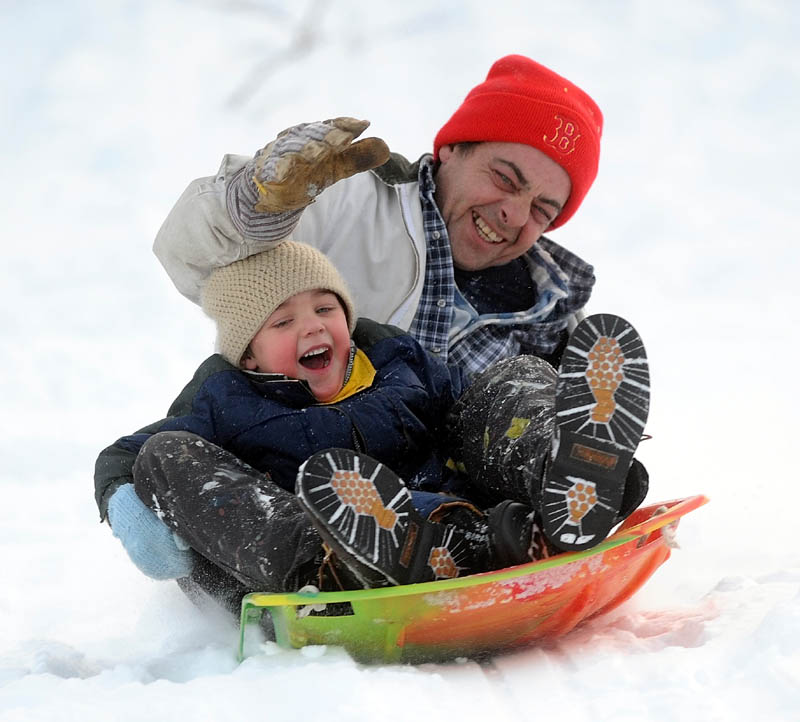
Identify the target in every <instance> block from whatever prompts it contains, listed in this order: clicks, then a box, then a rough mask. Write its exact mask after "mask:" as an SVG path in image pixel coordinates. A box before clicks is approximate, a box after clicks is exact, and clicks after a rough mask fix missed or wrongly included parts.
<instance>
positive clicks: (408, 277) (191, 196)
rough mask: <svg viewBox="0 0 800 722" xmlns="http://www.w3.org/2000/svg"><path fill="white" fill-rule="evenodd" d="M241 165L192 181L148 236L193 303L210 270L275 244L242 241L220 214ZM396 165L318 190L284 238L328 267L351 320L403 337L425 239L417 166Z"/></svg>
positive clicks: (228, 160) (230, 161) (233, 161)
mask: <svg viewBox="0 0 800 722" xmlns="http://www.w3.org/2000/svg"><path fill="white" fill-rule="evenodd" d="M398 158H399V157H398ZM248 160H250V158H248V157H247V156H238V155H226V156H225V157H224V158H223V160H222V165H221V166H220V168H219V171H218V172H217V175H216V176H214V177H209V178H198V179H197V180H195V181H192V183H190V184H189V187H188V188H187V189H186V191H185V192H184V193H183V195H182V196H181V197H180V198H179V199H178V202H177V203H176V204H175V206H174V208H173V209H172V211H170V214H169V216H168V217H167V219H166V220H165V221H164V224H163V225H162V226H161V229H160V230H159V232H158V235H157V236H156V239H155V243H154V246H153V251H154V252H155V254H156V256H157V257H158V259H159V260H160V261H161V263H162V265H163V266H164V268H165V269H166V271H167V273H168V274H169V276H170V278H171V279H172V281H173V283H174V284H175V285H176V286H177V288H178V290H179V291H180V292H181V293H182V294H183V295H184V296H186V297H187V298H189V299H190V300H191V301H193V302H194V303H198V304H199V303H200V289H201V288H202V286H203V283H204V282H205V279H206V278H207V277H208V275H209V274H210V273H211V271H212V270H213V269H214V268H217V267H220V266H225V265H227V264H229V263H232V262H233V261H237V260H239V259H242V258H246V257H247V256H250V255H252V254H254V253H260V252H261V251H265V250H267V249H269V248H270V247H272V246H274V245H275V244H276V243H277V241H273V242H266V241H256V240H254V239H252V238H247V237H245V236H243V235H242V234H241V233H240V232H239V231H238V230H237V229H236V227H235V226H234V224H233V222H232V221H231V218H230V216H229V214H228V210H227V207H226V190H227V186H228V184H229V183H230V181H231V180H232V179H233V178H234V176H235V175H236V173H237V172H239V171H241V169H242V168H243V167H244V165H245V164H246V163H247V161H248ZM399 160H400V162H399V163H394V164H392V163H390V164H388V165H387V166H385V167H382V169H381V174H380V176H379V174H378V173H377V172H375V171H371V172H368V173H359V174H357V175H354V176H351V177H350V178H346V179H344V180H341V181H339V182H338V183H336V184H334V185H333V186H331V187H330V188H328V189H326V190H325V191H324V192H323V193H321V194H320V195H319V196H318V197H317V199H316V201H315V202H314V203H312V204H311V205H310V206H308V207H307V208H306V209H305V210H304V211H303V214H302V216H301V219H300V222H299V223H298V225H297V227H296V228H295V230H294V232H293V233H292V237H293V238H294V239H295V240H297V241H301V242H303V243H308V244H309V245H311V246H314V247H315V248H318V249H319V250H320V251H322V252H323V253H324V254H325V255H326V256H328V258H330V259H331V261H332V262H333V263H334V264H335V265H336V267H337V268H338V269H339V271H340V272H341V274H342V275H343V276H344V278H345V280H346V281H347V283H348V285H349V287H350V290H351V292H352V294H353V297H354V301H355V304H356V309H357V313H358V314H359V315H362V316H368V317H370V318H373V319H375V320H376V321H379V322H382V323H391V324H394V325H396V326H399V327H400V328H402V329H404V330H407V329H408V328H409V326H410V325H411V322H412V320H413V319H414V314H415V312H416V309H417V305H418V303H419V298H420V295H421V293H422V285H423V281H424V278H425V237H424V233H423V227H422V209H421V205H420V199H419V182H418V180H417V168H418V166H417V165H416V164H415V165H413V166H412V165H410V164H408V162H407V161H405V160H404V159H399ZM387 168H388V169H389V172H388V173H387Z"/></svg>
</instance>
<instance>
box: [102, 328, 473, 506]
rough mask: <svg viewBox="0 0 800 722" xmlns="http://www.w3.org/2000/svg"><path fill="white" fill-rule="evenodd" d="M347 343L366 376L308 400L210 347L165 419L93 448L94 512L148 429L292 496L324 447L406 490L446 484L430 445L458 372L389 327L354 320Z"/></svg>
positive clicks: (452, 397) (127, 473) (304, 392)
mask: <svg viewBox="0 0 800 722" xmlns="http://www.w3.org/2000/svg"><path fill="white" fill-rule="evenodd" d="M354 340H355V341H356V343H357V345H358V347H359V348H360V349H361V350H362V351H364V352H365V353H366V355H367V357H368V358H369V360H370V362H371V363H372V365H373V366H374V368H375V371H376V375H375V379H374V381H373V383H372V385H371V387H370V388H368V389H366V390H364V391H361V392H359V393H357V394H356V395H354V396H350V397H348V398H345V399H343V400H342V401H339V402H338V403H334V404H320V403H319V402H317V400H316V399H315V398H314V397H313V395H312V394H311V393H310V391H309V390H308V387H307V386H306V385H305V384H304V383H303V382H300V381H297V380H294V379H283V380H281V381H278V382H276V381H274V380H271V379H273V378H274V375H267V374H253V373H246V372H244V371H242V370H240V369H238V368H236V367H235V366H232V365H231V364H229V363H228V362H227V361H225V360H224V359H223V358H222V357H221V356H219V355H216V354H215V355H214V356H211V357H210V358H208V359H206V361H205V362H204V363H203V364H202V365H201V366H200V367H199V368H198V370H197V372H196V373H195V376H194V378H193V380H192V381H191V382H190V383H189V384H188V385H187V386H186V388H185V389H184V391H183V392H182V393H181V395H180V396H179V397H178V399H177V400H176V401H175V403H174V404H173V406H172V407H171V409H170V416H169V417H167V418H166V419H163V420H162V421H160V422H156V423H155V424H152V425H151V426H149V427H146V428H145V429H143V430H141V431H140V432H137V433H136V434H133V435H131V436H126V437H123V438H122V439H119V440H118V441H117V442H116V443H115V444H113V445H112V446H110V447H108V448H107V449H105V450H104V451H103V452H102V453H101V454H100V457H99V458H98V461H97V466H96V470H95V496H96V500H97V503H98V506H99V507H100V512H101V517H105V513H106V505H107V500H108V498H109V497H110V495H111V494H112V493H113V492H114V491H115V490H116V488H117V487H118V486H120V485H121V484H124V483H130V482H131V481H132V469H133V462H134V460H135V458H136V454H137V453H138V451H139V449H140V448H141V446H142V445H143V444H144V442H145V441H146V440H147V439H148V438H149V437H150V436H151V435H152V434H154V433H156V432H158V431H178V430H180V431H190V432H193V433H195V434H198V435H200V436H202V437H203V438H205V439H207V440H208V441H210V442H212V443H214V444H217V445H218V446H221V447H222V448H224V449H226V450H227V451H229V452H231V453H233V454H234V455H236V456H237V457H238V458H240V459H241V460H242V461H244V462H246V463H248V464H249V465H251V466H253V467H254V468H256V469H258V470H259V471H263V472H268V473H269V474H270V476H271V478H272V480H273V481H274V482H276V483H277V484H279V485H280V486H282V487H283V488H284V489H286V490H288V491H291V492H292V493H294V485H295V478H296V476H297V469H298V467H299V466H300V464H301V463H302V462H303V461H305V460H306V459H307V458H308V457H309V456H311V455H312V454H313V453H315V452H317V451H321V450H323V449H326V448H331V447H343V448H350V449H354V450H359V451H362V452H364V453H366V454H369V455H370V456H373V457H375V458H377V459H379V460H380V461H382V462H383V463H385V464H387V465H388V466H389V467H390V468H391V469H393V470H394V471H395V472H396V473H398V474H399V475H400V476H401V477H402V478H403V479H404V480H405V481H406V482H407V483H408V485H409V486H410V487H411V488H413V489H418V490H422V491H434V492H436V491H444V490H448V489H446V488H445V485H444V482H445V478H444V474H446V473H447V472H446V470H445V466H444V464H445V461H446V458H447V454H446V450H445V449H442V448H440V444H441V443H442V442H441V439H442V438H443V436H444V434H443V433H442V432H443V427H444V422H445V417H446V415H447V412H448V411H449V410H450V408H451V407H452V405H453V403H454V402H455V401H456V399H457V398H458V397H459V396H460V395H461V393H462V391H463V388H464V384H465V382H464V377H463V373H462V372H461V371H460V369H458V368H456V367H450V366H447V365H445V364H442V363H440V362H438V361H436V360H435V359H434V358H433V357H431V356H430V355H429V354H427V352H426V351H425V350H424V349H423V348H422V347H421V346H420V345H419V344H418V343H417V342H416V341H414V339H412V338H411V337H410V336H408V335H407V334H405V333H402V332H401V331H400V330H399V329H396V328H391V327H387V326H382V325H379V324H375V323H374V322H372V321H368V320H366V319H360V320H359V323H358V326H357V328H356V332H355V333H354Z"/></svg>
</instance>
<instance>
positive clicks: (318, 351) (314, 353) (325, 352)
mask: <svg viewBox="0 0 800 722" xmlns="http://www.w3.org/2000/svg"><path fill="white" fill-rule="evenodd" d="M331 356H332V352H331V347H330V346H320V347H318V348H313V349H311V350H310V351H307V352H306V353H304V354H303V355H302V356H301V357H300V359H299V362H300V365H301V366H303V367H305V368H307V369H324V368H325V367H326V366H328V365H329V364H330V362H331Z"/></svg>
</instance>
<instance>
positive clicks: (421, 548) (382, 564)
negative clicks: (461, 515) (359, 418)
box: [296, 449, 492, 587]
mask: <svg viewBox="0 0 800 722" xmlns="http://www.w3.org/2000/svg"><path fill="white" fill-rule="evenodd" d="M296 491H297V497H298V499H299V500H300V504H301V505H302V506H303V508H304V509H305V510H306V512H307V513H308V515H309V516H310V517H311V520H312V522H313V524H314V526H315V527H316V528H317V530H318V531H319V534H320V536H321V537H322V538H323V539H324V540H325V542H326V543H327V544H328V546H329V547H330V548H331V549H332V550H333V552H334V553H335V554H336V555H337V557H338V558H339V560H340V561H341V562H343V563H344V564H346V565H347V567H348V568H349V569H350V571H351V572H352V573H353V574H354V575H355V576H356V577H357V578H358V579H359V580H360V581H361V583H362V584H364V585H365V586H368V587H382V586H389V585H398V584H413V583H416V582H427V581H433V580H435V579H445V578H451V577H458V576H466V575H468V574H474V573H477V572H483V571H487V570H488V569H489V568H491V566H492V560H491V554H490V549H489V545H488V544H487V543H486V537H485V535H484V536H483V538H478V539H475V538H474V535H472V534H470V533H468V532H466V531H464V530H461V529H459V528H457V527H456V526H454V525H452V524H439V523H436V522H432V521H428V520H427V519H424V518H423V517H422V516H421V515H420V514H419V513H418V512H417V511H416V510H415V508H414V506H413V504H412V498H411V493H410V492H409V490H408V489H407V488H406V486H405V484H404V483H403V482H402V480H401V479H400V478H399V477H398V476H397V475H396V474H394V472H392V471H391V470H390V469H388V468H387V467H385V466H384V465H383V464H381V463H379V462H378V461H375V460H374V459H372V458H370V457H368V456H365V455H364V454H357V453H355V452H353V451H351V450H349V449H328V450H326V451H321V452H319V453H317V454H314V455H313V456H311V457H310V458H309V459H308V460H307V461H305V462H304V463H303V464H302V466H301V467H300V469H299V471H298V475H297V489H296ZM478 536H480V535H478Z"/></svg>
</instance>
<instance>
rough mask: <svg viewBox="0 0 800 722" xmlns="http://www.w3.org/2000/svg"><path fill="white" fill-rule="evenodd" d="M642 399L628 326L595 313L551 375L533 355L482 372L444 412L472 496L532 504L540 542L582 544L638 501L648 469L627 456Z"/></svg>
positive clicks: (639, 353)
mask: <svg viewBox="0 0 800 722" xmlns="http://www.w3.org/2000/svg"><path fill="white" fill-rule="evenodd" d="M648 406H649V377H648V368H647V359H646V356H645V354H644V348H643V346H642V343H641V339H640V338H639V336H638V334H637V333H636V331H635V329H633V327H632V326H630V324H628V323H627V322H625V321H624V320H622V319H620V318H618V317H616V316H610V315H602V316H592V317H590V318H588V319H585V320H584V321H583V322H582V323H581V324H580V325H579V326H578V328H577V329H576V331H575V333H573V335H572V337H571V338H570V342H569V345H568V347H567V350H566V351H565V354H564V358H563V360H562V366H561V369H560V371H559V373H558V374H556V372H555V370H554V369H553V368H552V366H550V365H549V364H548V363H547V362H545V361H543V360H542V359H539V358H536V357H533V356H517V357H514V358H510V359H506V360H504V361H501V362H500V363H498V364H496V365H494V366H492V367H491V368H489V369H487V370H486V371H484V372H483V373H482V374H479V375H478V376H477V377H476V378H475V379H474V381H473V384H472V385H471V386H470V388H469V389H468V390H467V392H466V393H465V394H464V395H463V396H462V398H461V399H460V400H459V402H458V403H457V404H456V406H455V407H454V408H453V412H452V413H451V417H450V419H449V430H450V438H451V439H452V441H451V447H452V448H454V449H456V452H455V453H456V455H457V461H460V462H461V463H462V464H463V467H464V470H465V472H466V474H467V475H468V476H469V478H470V479H471V481H472V483H473V485H474V489H475V497H474V498H476V499H477V500H479V501H481V502H482V503H483V504H484V505H490V504H496V503H499V502H500V501H501V500H503V499H511V500H514V501H517V502H521V503H524V504H530V505H531V506H532V507H533V509H534V510H535V511H536V512H537V516H538V518H539V519H540V521H541V524H540V526H541V528H542V531H543V532H544V535H545V536H546V537H547V539H549V540H550V541H551V542H553V543H555V544H556V545H557V546H559V547H561V548H562V549H564V550H573V549H581V548H587V547H589V546H594V545H595V544H597V543H599V542H600V541H602V539H603V538H604V537H605V535H606V534H607V533H608V531H609V530H610V529H611V527H612V526H613V525H614V524H616V523H618V522H619V521H621V520H622V519H623V518H624V517H625V516H627V515H628V514H630V513H631V512H632V511H633V510H634V509H635V508H636V506H638V505H639V504H640V503H641V502H642V500H643V499H644V496H645V494H646V492H647V472H646V471H645V470H644V467H642V466H641V464H639V463H638V462H634V461H633V453H634V452H635V450H636V447H637V445H638V443H639V440H640V439H641V434H642V431H643V428H644V423H645V421H646V418H647V411H648ZM471 498H473V497H471Z"/></svg>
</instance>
